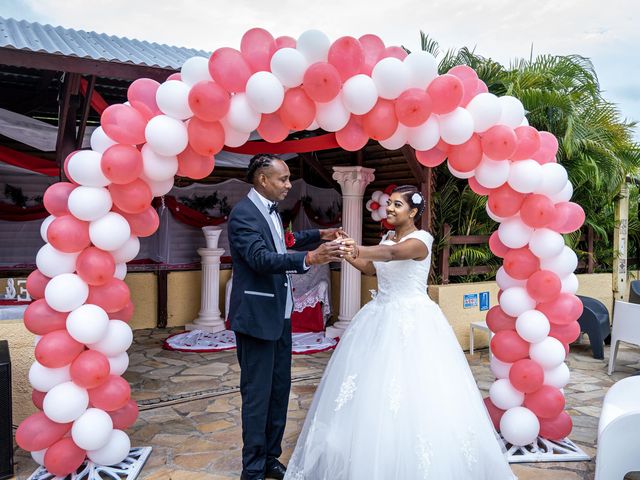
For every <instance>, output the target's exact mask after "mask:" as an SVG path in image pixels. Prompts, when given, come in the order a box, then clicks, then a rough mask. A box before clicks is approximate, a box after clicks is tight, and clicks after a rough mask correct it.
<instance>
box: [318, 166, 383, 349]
mask: <svg viewBox="0 0 640 480" xmlns="http://www.w3.org/2000/svg"><path fill="white" fill-rule="evenodd" d="M333 171H334V173H333V179H334V180H335V181H337V182H338V183H339V184H340V188H341V190H342V228H343V229H344V231H345V232H347V233H348V234H349V235H351V238H353V239H354V240H355V241H356V242H358V243H361V242H362V197H363V196H364V190H365V188H367V185H369V184H370V183H371V182H372V181H373V179H374V178H375V176H374V175H373V172H374V171H375V170H374V169H373V168H365V167H359V166H358V167H333ZM360 280H361V273H360V271H358V270H356V269H355V268H353V267H352V266H351V265H349V264H348V263H347V262H342V270H341V271H340V313H339V315H338V321H337V322H336V323H335V324H334V325H333V326H332V327H328V328H327V331H326V336H327V337H330V338H336V337H339V336H342V334H343V333H344V331H345V330H346V328H347V327H348V326H349V322H350V321H351V319H352V318H353V316H354V315H355V314H356V312H357V311H358V310H360V284H361V281H360Z"/></svg>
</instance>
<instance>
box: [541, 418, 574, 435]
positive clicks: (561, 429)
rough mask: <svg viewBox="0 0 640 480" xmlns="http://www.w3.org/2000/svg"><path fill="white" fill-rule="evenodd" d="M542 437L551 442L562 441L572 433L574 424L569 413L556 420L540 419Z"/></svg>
mask: <svg viewBox="0 0 640 480" xmlns="http://www.w3.org/2000/svg"><path fill="white" fill-rule="evenodd" d="M539 420H540V436H541V437H543V438H548V439H549V440H562V439H563V438H566V437H568V436H569V434H570V433H571V430H572V429H573V422H572V421H571V417H570V416H569V414H568V413H567V412H561V413H560V414H559V415H558V416H557V417H554V418H540V419H539Z"/></svg>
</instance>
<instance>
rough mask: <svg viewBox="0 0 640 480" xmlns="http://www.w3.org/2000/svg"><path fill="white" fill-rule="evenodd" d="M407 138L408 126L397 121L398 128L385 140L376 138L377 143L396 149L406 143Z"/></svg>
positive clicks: (388, 148) (389, 148)
mask: <svg viewBox="0 0 640 480" xmlns="http://www.w3.org/2000/svg"><path fill="white" fill-rule="evenodd" d="M408 138H409V128H408V127H407V126H405V125H403V124H401V123H398V128H396V131H395V132H393V135H391V136H390V137H389V138H387V139H386V140H378V143H379V144H380V145H382V146H383V147H384V148H386V149H387V150H397V149H399V148H402V147H403V146H404V145H406V143H407V140H408Z"/></svg>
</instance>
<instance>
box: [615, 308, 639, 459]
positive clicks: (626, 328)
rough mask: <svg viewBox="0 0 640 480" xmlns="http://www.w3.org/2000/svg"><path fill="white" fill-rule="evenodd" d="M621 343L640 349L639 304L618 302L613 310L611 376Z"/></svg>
mask: <svg viewBox="0 0 640 480" xmlns="http://www.w3.org/2000/svg"><path fill="white" fill-rule="evenodd" d="M620 342H625V343H632V344H633V345H636V346H637V347H640V305H639V304H636V303H628V302H621V301H619V300H618V301H616V304H615V306H614V308H613V329H612V330H611V350H610V352H609V370H608V373H609V375H611V374H612V373H613V371H614V370H615V367H616V357H617V355H618V345H619V343H620ZM638 401H640V400H638ZM639 455H640V453H639Z"/></svg>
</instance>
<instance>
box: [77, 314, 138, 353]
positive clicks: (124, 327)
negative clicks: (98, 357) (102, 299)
mask: <svg viewBox="0 0 640 480" xmlns="http://www.w3.org/2000/svg"><path fill="white" fill-rule="evenodd" d="M131 342H133V333H132V332H131V327H130V326H129V325H128V324H127V323H126V322H123V321H122V320H109V324H108V326H107V331H106V333H105V334H104V335H103V337H102V338H101V339H100V340H99V341H97V342H95V343H91V344H89V345H88V347H89V348H90V349H91V350H96V351H97V352H100V353H103V354H105V355H106V356H107V357H115V356H116V355H119V354H121V353H122V352H126V351H127V349H128V348H129V347H130V346H131Z"/></svg>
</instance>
